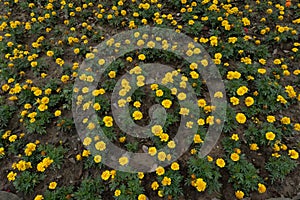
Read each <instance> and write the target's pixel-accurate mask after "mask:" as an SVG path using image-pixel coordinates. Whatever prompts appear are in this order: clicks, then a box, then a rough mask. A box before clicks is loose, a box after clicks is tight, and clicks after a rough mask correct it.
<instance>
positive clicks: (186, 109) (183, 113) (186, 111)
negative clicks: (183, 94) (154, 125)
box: [179, 108, 190, 116]
mask: <svg viewBox="0 0 300 200" xmlns="http://www.w3.org/2000/svg"><path fill="white" fill-rule="evenodd" d="M189 112H190V110H189V109H188V108H180V111H179V114H180V115H185V116H186V115H188V114H189Z"/></svg>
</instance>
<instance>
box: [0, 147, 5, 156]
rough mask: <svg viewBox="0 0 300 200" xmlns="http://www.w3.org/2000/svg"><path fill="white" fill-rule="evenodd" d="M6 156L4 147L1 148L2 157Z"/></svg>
mask: <svg viewBox="0 0 300 200" xmlns="http://www.w3.org/2000/svg"><path fill="white" fill-rule="evenodd" d="M3 155H5V151H4V147H0V156H3Z"/></svg>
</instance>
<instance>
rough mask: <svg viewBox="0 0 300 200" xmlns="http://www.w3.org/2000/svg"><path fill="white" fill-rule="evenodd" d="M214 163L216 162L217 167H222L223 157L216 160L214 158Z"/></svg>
mask: <svg viewBox="0 0 300 200" xmlns="http://www.w3.org/2000/svg"><path fill="white" fill-rule="evenodd" d="M216 164H217V166H218V167H221V168H223V167H225V164H226V163H225V161H224V159H223V158H218V159H217V160H216Z"/></svg>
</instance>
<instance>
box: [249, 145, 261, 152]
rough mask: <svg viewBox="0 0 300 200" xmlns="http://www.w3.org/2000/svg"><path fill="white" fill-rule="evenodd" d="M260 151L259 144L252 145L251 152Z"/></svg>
mask: <svg viewBox="0 0 300 200" xmlns="http://www.w3.org/2000/svg"><path fill="white" fill-rule="evenodd" d="M258 149H259V147H258V146H257V144H256V143H252V144H250V150H252V151H256V150H258Z"/></svg>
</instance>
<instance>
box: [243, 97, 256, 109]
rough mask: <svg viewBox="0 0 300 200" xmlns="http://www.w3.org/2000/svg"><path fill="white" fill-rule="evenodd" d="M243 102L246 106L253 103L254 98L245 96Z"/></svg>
mask: <svg viewBox="0 0 300 200" xmlns="http://www.w3.org/2000/svg"><path fill="white" fill-rule="evenodd" d="M245 104H246V106H248V107H249V106H252V105H253V104H254V99H253V98H252V97H247V98H246V99H245Z"/></svg>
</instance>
